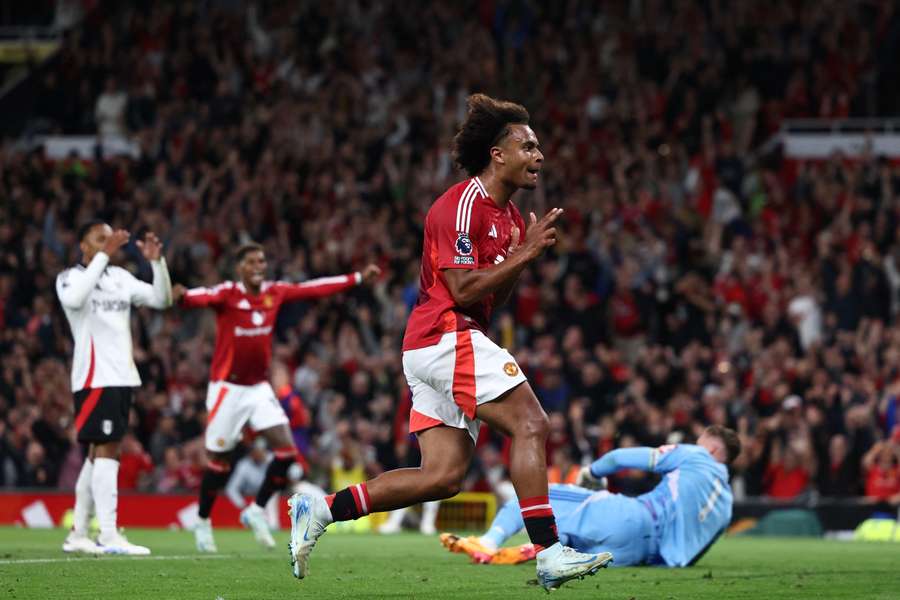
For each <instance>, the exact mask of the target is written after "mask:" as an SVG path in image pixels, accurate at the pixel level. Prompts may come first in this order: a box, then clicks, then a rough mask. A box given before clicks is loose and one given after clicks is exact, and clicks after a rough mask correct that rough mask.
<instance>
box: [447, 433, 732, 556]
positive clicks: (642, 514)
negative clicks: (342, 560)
mask: <svg viewBox="0 0 900 600" xmlns="http://www.w3.org/2000/svg"><path fill="white" fill-rule="evenodd" d="M740 448H741V445H740V441H739V440H738V437H737V434H736V433H735V432H734V431H732V430H731V429H727V428H725V427H719V426H712V427H708V428H707V429H706V431H704V432H703V435H701V436H700V439H698V440H697V444H696V445H693V444H678V445H672V446H661V447H659V448H622V449H619V450H614V451H612V452H609V453H607V454H606V455H604V456H603V457H602V458H601V459H600V460H597V461H595V462H594V463H593V464H591V465H590V466H588V467H584V468H583V469H582V472H581V474H580V476H579V483H580V484H582V485H593V486H597V485H598V484H601V483H602V480H603V479H604V478H605V477H607V476H608V475H612V474H613V473H615V472H616V471H618V470H620V469H642V470H645V471H651V472H653V473H660V474H663V475H664V476H663V478H662V481H660V483H659V485H657V486H656V487H655V488H654V489H653V490H652V491H650V492H648V493H646V494H643V495H641V496H638V497H636V498H631V497H628V496H623V495H621V494H611V493H609V492H608V491H606V490H601V491H594V490H591V489H587V488H586V487H582V485H551V486H550V504H551V506H552V507H553V513H554V514H555V515H556V523H557V527H558V529H559V537H560V540H561V541H562V542H563V543H564V544H565V545H568V546H571V547H573V548H575V549H576V550H578V551H580V552H591V553H595V552H601V551H603V552H612V554H613V556H615V557H616V558H615V564H616V565H617V566H629V565H644V564H649V565H665V566H669V567H684V566H689V565H692V564H694V563H695V562H696V561H697V560H699V559H700V557H701V556H703V554H704V552H706V550H707V549H709V547H710V546H712V544H713V542H715V540H716V539H717V538H718V537H719V535H721V534H722V532H723V531H724V530H725V528H726V527H727V526H728V524H729V522H730V521H731V504H732V496H731V487H730V486H729V485H728V469H727V468H726V465H727V464H730V463H731V461H733V460H734V459H735V458H736V457H737V455H738V454H740ZM604 487H605V486H604ZM522 527H523V524H522V516H521V513H520V511H519V505H518V503H517V502H516V501H514V500H513V501H510V502H508V503H506V504H505V505H504V506H503V508H501V509H500V512H498V513H497V516H496V517H495V518H494V521H493V523H491V527H490V529H489V530H488V531H487V533H485V534H484V535H482V536H481V537H470V538H460V537H458V536H455V535H453V534H451V533H445V534H442V535H441V543H442V544H444V546H446V547H447V548H448V549H449V550H450V551H452V552H464V553H466V554H468V555H469V556H470V557H472V559H473V561H475V562H479V563H491V564H516V563H520V562H524V561H527V560H531V559H532V558H534V551H533V550H532V548H531V545H530V544H525V545H523V546H515V547H512V548H501V545H502V544H503V542H505V541H506V540H507V539H509V538H510V537H511V536H512V535H514V534H516V533H517V532H518V531H519V530H521V529H522Z"/></svg>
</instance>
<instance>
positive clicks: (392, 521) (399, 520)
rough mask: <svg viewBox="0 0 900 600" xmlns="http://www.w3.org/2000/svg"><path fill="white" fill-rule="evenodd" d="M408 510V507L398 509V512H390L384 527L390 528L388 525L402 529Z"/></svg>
mask: <svg viewBox="0 0 900 600" xmlns="http://www.w3.org/2000/svg"><path fill="white" fill-rule="evenodd" d="M406 510H407V509H406V507H404V508H398V509H396V510H392V511H391V512H389V513H388V518H387V520H386V521H385V522H384V525H383V526H382V527H384V526H388V525H389V526H391V527H400V525H402V524H403V515H405V514H406Z"/></svg>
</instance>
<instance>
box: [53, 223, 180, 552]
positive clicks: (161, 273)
mask: <svg viewBox="0 0 900 600" xmlns="http://www.w3.org/2000/svg"><path fill="white" fill-rule="evenodd" d="M128 239H129V234H128V232H127V231H124V230H122V229H117V230H115V231H113V229H112V228H111V227H110V226H109V225H107V224H106V223H105V222H103V221H100V220H93V221H89V222H88V223H85V224H84V225H82V226H81V228H80V229H79V231H78V241H79V245H80V247H81V255H82V258H81V264H79V265H77V266H75V267H72V268H71V269H66V270H65V271H63V272H62V273H60V274H59V275H58V276H57V278H56V294H57V295H58V296H59V302H60V304H62V307H63V310H64V311H65V313H66V320H67V321H68V322H69V327H70V328H71V329H72V337H73V338H74V340H75V350H74V353H73V356H72V392H73V393H74V395H75V429H76V431H77V432H78V433H77V435H78V441H79V442H82V443H84V444H88V445H89V446H88V456H87V458H86V459H85V461H84V465H82V467H81V472H80V473H79V474H78V480H77V481H76V483H75V511H74V513H75V515H74V516H75V522H74V525H73V527H72V531H71V532H70V533H69V536H68V537H67V538H66V541H65V543H64V544H63V550H64V551H65V552H86V553H91V554H101V553H108V554H131V555H143V554H150V550H149V549H148V548H145V547H144V546H138V545H135V544H132V543H130V542H129V541H128V540H127V539H125V536H123V535H122V534H120V533H119V530H118V529H117V527H116V512H117V508H118V473H119V442H120V441H121V440H122V436H124V435H125V430H126V428H127V427H128V415H129V413H130V412H131V401H132V396H133V394H134V391H133V390H134V388H136V387H138V386H140V385H141V377H140V375H139V374H138V370H137V367H136V366H135V364H134V358H133V356H132V341H131V307H132V306H150V307H152V308H159V309H162V308H167V307H169V306H171V305H172V284H171V282H170V280H169V271H168V269H167V268H166V260H165V258H163V256H162V244H161V243H160V241H159V239H158V238H157V237H156V236H155V235H153V234H152V233H147V234H146V235H145V236H144V239H143V240H141V241H138V242H137V246H138V248H139V249H140V251H141V253H142V254H143V256H144V258H146V259H147V260H148V261H150V267H151V269H152V270H153V284H152V285H151V284H149V283H145V282H143V281H140V280H139V279H137V278H136V277H135V276H134V275H132V274H131V273H129V272H128V271H126V270H125V269H123V268H121V267H115V266H110V264H109V263H110V260H111V259H112V258H113V257H115V255H116V254H117V253H118V251H119V249H120V248H121V247H122V246H124V245H125V244H126V243H128ZM92 508H95V509H96V514H97V520H98V521H99V523H100V536H99V537H98V538H97V543H95V542H94V541H93V540H91V539H90V538H89V537H88V523H89V521H90V515H91V510H92Z"/></svg>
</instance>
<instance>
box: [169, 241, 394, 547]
mask: <svg viewBox="0 0 900 600" xmlns="http://www.w3.org/2000/svg"><path fill="white" fill-rule="evenodd" d="M235 258H236V262H237V274H238V278H239V281H238V282H232V281H226V282H224V283H221V284H219V285H217V286H215V287H213V288H194V289H185V288H184V287H183V286H180V285H176V286H175V289H174V296H175V300H176V301H177V302H178V304H179V306H181V307H183V308H211V309H213V310H215V311H216V346H215V350H214V352H213V359H212V366H211V368H210V375H209V387H208V389H207V394H206V410H207V413H208V416H207V422H206V433H205V443H206V450H207V458H208V460H207V465H206V469H205V471H204V473H203V479H202V481H201V484H200V498H199V510H198V513H199V517H200V519H199V521H198V524H197V526H196V527H195V529H194V537H195V540H196V543H197V550H199V551H200V552H216V544H215V540H214V539H213V534H212V524H211V522H210V517H209V516H210V512H211V511H212V507H213V503H214V502H215V499H216V496H217V495H218V493H219V491H220V490H221V489H222V488H223V487H225V484H226V483H227V482H228V475H229V471H230V470H231V461H230V454H231V451H232V450H233V449H234V447H235V446H236V445H237V443H238V442H239V441H240V439H241V431H242V429H243V428H244V425H249V426H250V428H251V429H253V430H254V431H256V432H257V433H259V434H260V435H262V436H263V437H264V438H265V439H266V441H267V442H268V445H269V448H271V449H272V453H273V459H272V461H271V462H270V463H269V467H268V469H267V470H266V476H265V480H264V481H263V484H262V486H261V487H260V488H259V491H258V492H257V494H256V501H255V502H253V503H251V504H250V505H249V506H248V507H247V508H245V509H244V510H243V511H241V523H243V524H244V525H245V526H247V527H250V528H251V529H252V530H253V533H254V535H255V537H256V539H257V541H259V543H260V544H262V545H263V546H266V547H269V548H271V547H274V545H275V540H274V539H272V533H271V532H270V531H269V525H268V523H267V522H266V517H265V512H264V511H263V507H264V506H265V505H266V502H268V500H269V498H271V497H272V495H273V494H274V493H276V492H278V491H280V490H282V489H283V488H284V487H285V484H286V483H287V471H288V468H289V467H290V466H291V464H293V462H294V461H295V459H296V456H297V449H296V447H295V446H294V441H293V438H292V437H291V432H290V429H289V428H288V418H287V416H286V415H285V414H284V409H282V408H281V404H280V403H279V402H278V399H277V398H276V397H275V392H274V390H273V389H272V386H271V384H270V383H269V380H268V378H269V367H270V363H271V358H272V332H273V330H274V327H275V319H276V318H277V316H278V309H279V308H280V307H281V305H282V304H283V303H285V302H296V301H298V300H307V299H310V298H322V297H324V296H330V295H333V294H338V293H340V292H343V291H345V290H348V289H350V288H352V287H353V286H356V285H359V284H361V283H369V282H371V281H373V280H374V279H375V278H376V277H378V275H379V274H381V269H379V268H378V267H377V266H376V265H368V266H366V267H365V268H364V269H363V270H362V271H359V272H356V273H349V274H347V275H338V276H336V277H322V278H320V279H313V280H310V281H304V282H303V283H286V282H283V281H266V279H265V277H266V266H267V263H266V255H265V252H264V250H263V247H262V246H261V245H259V244H256V243H250V244H245V245H243V246H241V247H240V248H239V249H238V250H237V252H236V254H235Z"/></svg>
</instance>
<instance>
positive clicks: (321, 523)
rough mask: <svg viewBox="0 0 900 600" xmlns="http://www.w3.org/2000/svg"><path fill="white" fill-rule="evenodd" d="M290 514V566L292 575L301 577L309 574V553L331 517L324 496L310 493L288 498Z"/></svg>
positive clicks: (329, 522) (330, 520)
mask: <svg viewBox="0 0 900 600" xmlns="http://www.w3.org/2000/svg"><path fill="white" fill-rule="evenodd" d="M288 506H289V507H290V510H289V511H288V514H289V515H290V516H291V541H290V543H289V544H288V548H289V549H290V551H291V567H292V568H293V570H294V577H296V578H297V579H303V578H304V577H306V576H307V575H309V553H310V552H312V549H313V547H315V545H316V541H317V540H318V539H319V538H320V537H322V534H323V533H325V528H326V527H328V526H329V525H330V524H331V522H332V521H333V519H332V518H331V510H330V509H329V508H328V503H327V502H325V499H324V498H320V497H319V496H312V495H310V494H294V495H293V496H291V497H290V499H288Z"/></svg>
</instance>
